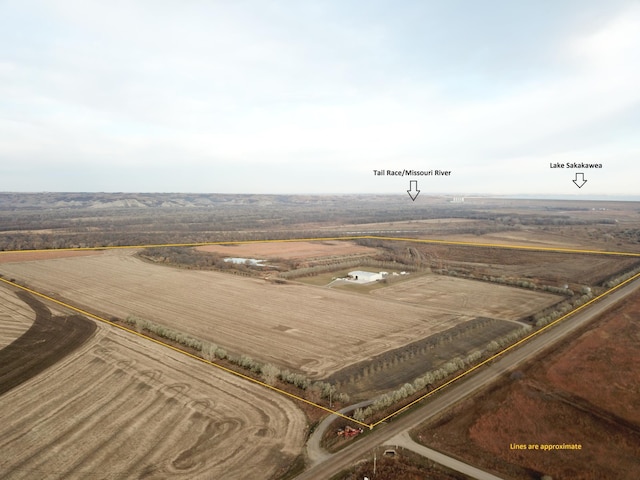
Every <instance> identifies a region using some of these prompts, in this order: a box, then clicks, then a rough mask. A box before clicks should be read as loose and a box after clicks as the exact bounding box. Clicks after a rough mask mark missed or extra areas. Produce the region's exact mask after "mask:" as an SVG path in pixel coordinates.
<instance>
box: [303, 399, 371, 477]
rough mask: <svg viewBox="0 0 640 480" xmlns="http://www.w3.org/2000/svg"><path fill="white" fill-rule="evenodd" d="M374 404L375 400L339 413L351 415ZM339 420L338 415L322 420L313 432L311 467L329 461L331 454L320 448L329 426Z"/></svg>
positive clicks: (310, 440) (351, 406) (308, 449)
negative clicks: (356, 410) (354, 411)
mask: <svg viewBox="0 0 640 480" xmlns="http://www.w3.org/2000/svg"><path fill="white" fill-rule="evenodd" d="M372 403H373V400H365V401H364V402H360V403H356V404H354V405H350V406H348V407H345V408H343V409H342V410H338V413H345V414H346V413H349V412H351V411H353V410H355V409H356V408H364V407H368V406H369V405H371V404H372ZM336 418H338V416H337V415H329V416H328V417H327V418H325V419H324V420H322V422H320V424H319V425H318V427H317V428H316V429H315V430H314V431H313V433H312V434H311V436H310V437H309V440H308V441H307V458H308V459H309V462H310V463H311V465H316V464H318V463H321V462H323V461H325V460H326V459H328V458H329V457H330V456H331V454H330V453H329V452H327V451H326V450H325V449H324V448H322V447H321V446H320V442H321V441H322V436H323V435H324V432H325V430H326V429H327V428H329V425H331V424H332V423H333V421H334V420H335V419H336Z"/></svg>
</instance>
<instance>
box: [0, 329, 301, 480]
mask: <svg viewBox="0 0 640 480" xmlns="http://www.w3.org/2000/svg"><path fill="white" fill-rule="evenodd" d="M86 322H88V321H86ZM88 323H91V322H88ZM23 353H24V355H26V356H27V357H28V356H29V355H30V353H31V352H29V351H26V352H23ZM0 399H1V404H2V408H1V409H0V451H1V452H2V455H0V472H2V474H1V476H2V478H3V479H28V480H30V479H33V478H47V479H68V478H83V479H84V478H105V479H107V478H114V479H115V478H118V479H119V478H146V479H172V478H176V479H180V478H184V479H210V478H224V479H246V478H264V479H268V478H270V477H273V476H274V475H275V474H276V473H277V472H279V471H281V469H282V468H284V467H285V466H286V465H288V464H289V463H290V462H291V461H292V459H293V458H294V457H295V456H297V455H298V454H299V453H300V451H301V448H302V444H303V441H304V435H305V427H306V420H305V418H304V415H303V414H302V412H301V411H300V410H299V409H298V408H297V407H296V406H295V405H294V404H293V403H292V402H291V401H289V400H287V399H285V398H282V397H280V396H278V395H277V394H275V393H273V392H270V391H268V390H266V389H263V388H260V387H258V386H256V385H253V384H251V383H248V382H246V381H244V380H242V379H238V378H236V377H234V376H231V375H228V374H225V373H224V372H221V371H219V370H216V369H215V368H213V367H211V366H207V365H205V364H202V363H200V362H198V361H196V360H193V359H190V358H188V357H186V356H183V355H181V354H179V353H177V352H173V351H171V350H169V349H166V348H163V347H161V346H159V345H156V344H153V343H151V342H149V341H148V340H144V339H140V338H138V337H135V336H133V335H132V334H129V333H126V332H122V331H119V330H116V329H114V328H111V327H107V326H98V332H97V333H96V334H95V336H94V337H93V338H92V339H91V340H89V341H88V342H87V343H85V344H84V345H83V346H82V347H80V349H78V350H76V351H75V352H74V353H72V354H70V355H68V356H66V357H65V358H64V359H63V360H61V361H59V362H58V363H56V364H55V365H54V366H52V367H50V368H49V369H48V370H47V371H46V373H41V374H40V375H37V376H36V377H34V378H31V379H30V380H28V381H26V382H24V383H22V384H21V385H19V386H18V387H16V388H14V389H12V390H11V391H9V392H7V393H5V394H4V395H2V396H1V397H0Z"/></svg>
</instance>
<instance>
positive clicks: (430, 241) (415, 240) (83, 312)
mask: <svg viewBox="0 0 640 480" xmlns="http://www.w3.org/2000/svg"><path fill="white" fill-rule="evenodd" d="M360 239H373V240H389V241H405V242H413V243H426V244H436V245H458V246H465V247H484V248H504V249H512V250H527V251H534V252H535V251H538V252H556V253H578V254H593V255H619V256H629V257H640V253H634V252H615V251H604V250H582V249H569V248H556V247H539V246H529V245H505V244H494V243H474V242H458V241H453V240H434V239H420V238H404V237H382V236H375V235H357V236H346V237H313V238H290V239H272V240H240V241H234V240H231V241H220V242H196V243H166V244H151V245H113V246H103V247H76V248H49V249H34V250H4V251H0V255H1V254H4V253H34V252H64V251H99V250H117V249H121V250H122V249H138V248H162V247H201V246H207V245H241V244H255V243H291V242H318V241H334V240H360ZM638 277H640V273H638V274H636V275H634V276H633V277H631V278H629V279H628V280H625V281H624V282H621V283H620V284H618V285H616V286H615V287H612V288H610V289H609V290H607V291H606V292H604V293H602V294H600V295H598V296H597V297H595V298H593V299H591V300H589V301H588V302H586V303H585V304H583V305H581V306H579V307H577V308H575V309H574V310H572V311H571V312H569V313H567V314H565V315H563V316H562V317H560V318H558V319H556V320H554V321H553V322H551V323H549V324H548V325H545V326H544V327H542V328H540V329H539V330H536V331H535V332H533V333H531V334H530V335H527V336H526V337H524V338H522V339H520V340H518V341H517V342H515V343H514V344H512V345H510V346H509V347H507V348H505V349H503V350H501V351H500V352H498V353H496V354H494V355H492V356H491V357H489V358H487V359H486V360H484V361H482V362H480V363H479V364H477V365H475V366H473V367H471V368H470V369H468V370H465V371H464V372H462V373H461V374H459V375H457V376H456V377H454V378H452V379H451V380H448V381H447V382H445V383H443V384H442V385H440V386H438V387H437V388H435V389H433V390H431V391H430V392H428V393H426V394H425V395H423V396H421V397H419V398H417V399H416V400H413V401H412V402H410V403H408V404H407V405H405V406H404V407H402V408H400V409H398V410H396V411H395V412H393V413H391V414H389V415H387V416H386V417H384V418H382V419H381V420H378V421H377V422H375V423H371V424H366V423H363V422H360V421H358V420H355V419H354V418H352V417H349V416H346V415H344V414H342V413H340V412H338V411H335V410H331V409H330V408H327V407H324V406H322V405H319V404H317V403H315V402H312V401H310V400H307V399H306V398H302V397H300V396H298V395H295V394H292V393H289V392H287V391H285V390H282V389H279V388H277V387H274V386H273V385H269V384H268V383H264V382H261V381H260V380H257V379H255V378H252V377H250V376H248V375H244V374H242V373H240V372H237V371H235V370H232V369H230V368H227V367H224V366H222V365H219V364H217V363H215V362H211V361H209V360H206V359H204V358H202V357H199V356H197V355H194V354H192V353H189V352H187V351H186V350H182V349H180V348H178V347H175V346H173V345H170V344H168V343H165V342H163V341H161V340H158V339H155V338H153V337H150V336H148V335H144V334H143V333H140V332H137V331H135V330H132V329H130V328H127V327H124V326H122V325H118V324H117V323H114V322H111V321H109V320H107V319H105V318H102V317H100V316H98V315H95V314H93V313H91V312H87V311H86V310H82V309H80V308H78V307H74V306H73V305H70V304H68V303H65V302H62V301H60V300H56V299H55V298H52V297H50V296H48V295H45V294H43V293H40V292H38V291H36V290H33V289H30V288H27V287H24V286H22V285H19V284H17V283H14V282H11V281H9V280H6V279H4V278H2V277H0V281H2V282H4V283H6V284H8V285H11V286H13V287H16V288H19V289H21V290H24V291H26V292H29V293H31V294H33V295H36V296H38V297H40V298H43V299H45V300H48V301H50V302H53V303H56V304H58V305H60V306H63V307H65V308H68V309H70V310H72V311H74V312H77V313H80V314H81V315H85V316H87V317H89V318H92V319H94V320H98V321H100V322H103V323H106V324H108V325H111V326H113V327H116V328H119V329H120V330H123V331H125V332H129V333H132V334H134V335H136V336H138V337H140V338H144V339H146V340H150V341H152V342H154V343H156V344H158V345H162V346H164V347H167V348H169V349H171V350H173V351H175V352H178V353H182V354H183V355H186V356H188V357H191V358H193V359H195V360H198V361H200V362H202V363H206V364H208V365H211V366H214V367H216V368H218V369H220V370H222V371H224V372H227V373H230V374H232V375H235V376H236V377H239V378H243V379H245V380H248V381H250V382H252V383H255V384H257V385H260V386H262V387H265V388H268V389H269V390H273V391H274V392H277V393H280V394H282V395H285V396H287V397H289V398H292V399H294V400H299V401H301V402H303V403H306V404H307V405H311V406H313V407H316V408H319V409H321V410H323V411H325V412H327V413H330V414H333V415H337V416H339V417H342V418H344V419H347V420H349V421H352V422H354V423H356V424H358V425H361V426H363V427H368V428H369V429H373V428H374V427H375V426H377V425H379V424H381V423H383V422H385V421H387V420H389V419H391V418H392V417H395V416H396V415H398V414H400V413H402V412H404V411H406V410H407V409H409V408H411V407H412V406H413V405H415V404H417V403H419V402H421V401H422V400H424V399H426V398H428V397H430V396H431V395H433V394H435V393H436V392H438V391H440V390H442V389H443V388H445V387H447V386H448V385H451V384H452V383H454V382H456V381H458V380H459V379H461V378H463V377H465V376H467V375H469V374H470V373H471V372H473V371H475V370H477V369H478V368H480V367H482V366H484V365H486V364H487V363H489V362H491V361H492V360H495V359H496V358H498V357H500V356H502V355H504V354H505V353H507V352H508V351H510V350H512V349H514V348H516V347H517V346H519V345H521V344H522V343H524V342H526V341H528V340H529V339H531V338H533V337H535V336H536V335H538V334H540V333H542V332H544V331H545V330H547V329H548V328H550V327H552V326H553V325H556V324H557V323H558V322H561V321H562V320H564V319H566V318H568V317H570V316H572V315H573V314H574V313H577V312H579V311H580V310H582V309H583V308H586V307H587V306H589V305H591V304H592V303H594V302H596V301H598V300H600V299H601V298H603V297H605V296H607V295H609V294H610V293H611V292H613V291H615V290H617V289H618V288H620V287H622V286H624V285H626V284H627V283H629V282H631V281H633V280H635V279H636V278H638Z"/></svg>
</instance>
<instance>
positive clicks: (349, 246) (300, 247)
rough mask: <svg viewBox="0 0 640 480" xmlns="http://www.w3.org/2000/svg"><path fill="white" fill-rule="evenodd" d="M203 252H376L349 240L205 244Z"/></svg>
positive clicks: (299, 255)
mask: <svg viewBox="0 0 640 480" xmlns="http://www.w3.org/2000/svg"><path fill="white" fill-rule="evenodd" d="M196 250H200V251H202V252H215V253H219V254H221V255H226V256H229V257H244V258H246V257H249V258H285V259H310V258H317V257H334V256H338V257H343V256H349V255H363V254H375V253H377V252H378V251H377V250H376V249H375V248H371V247H365V246H362V245H358V244H357V243H354V242H347V241H344V240H343V241H325V242H268V243H244V244H237V245H205V246H203V247H197V248H196Z"/></svg>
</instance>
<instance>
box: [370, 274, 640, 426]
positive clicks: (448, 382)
mask: <svg viewBox="0 0 640 480" xmlns="http://www.w3.org/2000/svg"><path fill="white" fill-rule="evenodd" d="M638 277H640V273H637V274H635V275H634V276H633V277H631V278H629V279H627V280H625V281H624V282H621V283H619V284H618V285H616V286H615V287H612V288H610V289H609V290H607V291H606V292H604V293H602V294H600V295H598V296H597V297H595V298H592V299H591V300H589V301H588V302H586V303H584V304H583V305H580V306H579V307H577V308H575V309H573V310H572V311H570V312H569V313H566V314H564V315H563V316H561V317H560V318H557V319H556V320H554V321H553V322H551V323H549V324H547V325H545V326H544V327H541V328H540V329H539V330H536V331H535V332H533V333H531V334H529V335H527V336H526V337H524V338H521V339H520V340H518V341H517V342H516V343H514V344H512V345H509V346H508V347H506V348H505V349H504V350H500V351H499V352H498V353H496V354H495V355H492V356H491V357H489V358H487V359H486V360H484V361H482V362H480V363H479V364H477V365H474V366H473V367H471V368H470V369H468V370H465V371H464V372H462V373H461V374H460V375H457V376H456V377H454V378H452V379H451V380H449V381H447V382H445V383H443V384H442V385H440V386H439V387H437V388H434V389H433V390H431V391H430V392H429V393H427V394H425V395H423V396H421V397H420V398H417V399H416V400H413V401H412V402H411V403H408V404H407V405H405V406H404V407H402V408H400V409H398V410H396V411H395V412H393V413H392V414H390V415H387V416H386V417H384V418H383V419H381V420H378V421H377V422H375V423H372V424H371V425H370V426H369V427H370V428H373V427H375V426H376V425H379V424H381V423H383V422H385V421H386V420H389V419H390V418H392V417H395V416H396V415H398V414H400V413H402V412H404V411H405V410H407V409H409V408H411V407H412V406H413V405H415V404H416V403H419V402H421V401H422V400H424V399H426V398H427V397H430V396H431V395H433V394H435V393H436V392H439V391H440V390H442V389H443V388H445V387H447V386H448V385H451V384H452V383H453V382H456V381H458V380H460V379H461V378H463V377H466V376H467V375H469V374H470V373H471V372H473V371H475V370H477V369H478V368H480V367H482V366H484V365H486V364H487V363H489V362H491V361H492V360H495V359H496V358H498V357H500V356H502V355H504V354H505V353H507V352H508V351H510V350H513V349H514V348H516V347H517V346H519V345H521V344H522V343H524V342H526V341H528V340H530V339H532V338H533V337H535V336H536V335H539V334H541V333H542V332H544V331H545V330H547V329H548V328H551V327H552V326H554V325H556V324H557V323H558V322H561V321H562V320H564V319H566V318H568V317H570V316H572V315H573V314H575V313H578V312H579V311H580V310H582V309H583V308H586V307H587V306H589V305H591V304H592V303H594V302H597V301H598V300H600V299H601V298H604V297H605V296H607V295H609V294H610V293H612V292H613V291H615V290H617V289H619V288H621V287H622V286H624V285H626V284H627V283H629V282H631V281H633V280H635V279H636V278H638Z"/></svg>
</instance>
